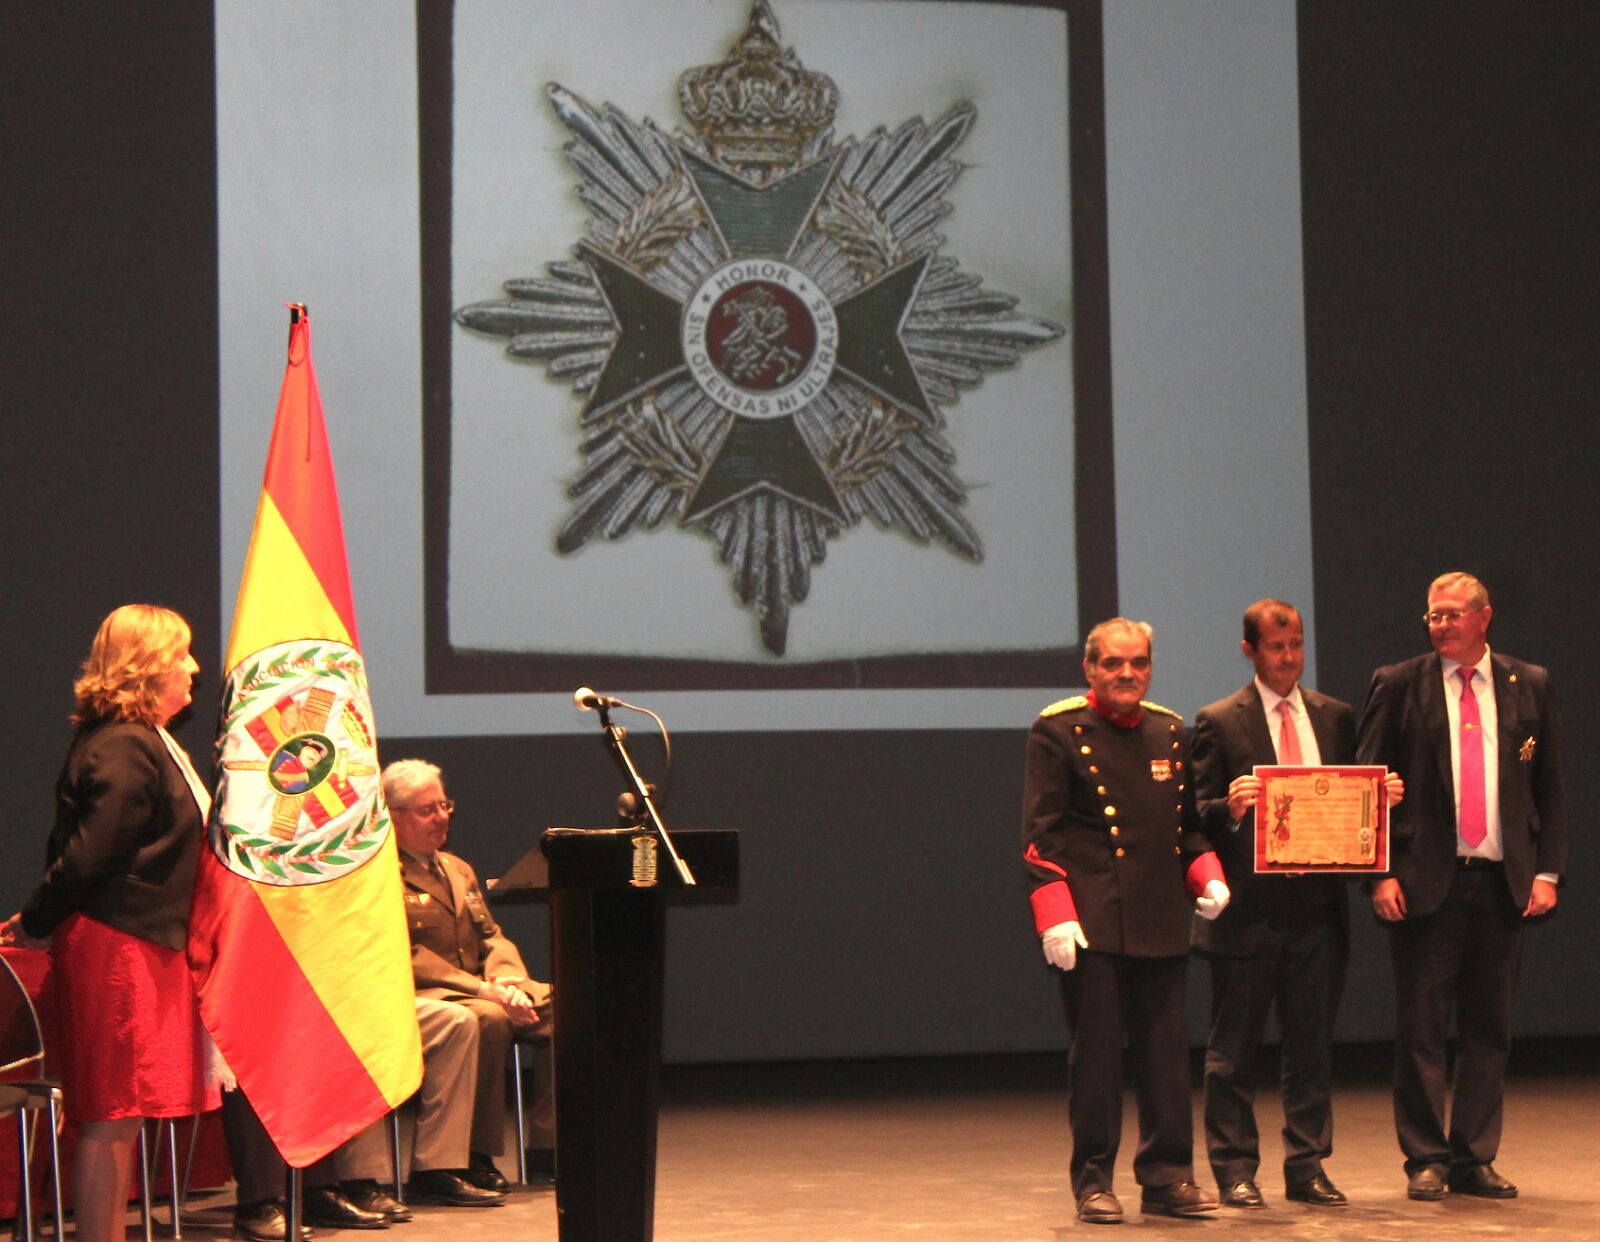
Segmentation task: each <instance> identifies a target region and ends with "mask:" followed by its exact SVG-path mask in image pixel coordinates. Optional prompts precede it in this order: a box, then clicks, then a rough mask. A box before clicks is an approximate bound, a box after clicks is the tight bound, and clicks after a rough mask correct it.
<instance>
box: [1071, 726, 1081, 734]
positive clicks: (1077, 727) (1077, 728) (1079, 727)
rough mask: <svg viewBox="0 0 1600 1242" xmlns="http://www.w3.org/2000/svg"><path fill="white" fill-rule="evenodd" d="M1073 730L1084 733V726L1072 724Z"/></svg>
mask: <svg viewBox="0 0 1600 1242" xmlns="http://www.w3.org/2000/svg"><path fill="white" fill-rule="evenodd" d="M1072 731H1073V732H1074V733H1082V732H1083V726H1082V725H1073V726H1072Z"/></svg>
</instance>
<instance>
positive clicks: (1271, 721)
mask: <svg viewBox="0 0 1600 1242" xmlns="http://www.w3.org/2000/svg"><path fill="white" fill-rule="evenodd" d="M1255 683H1256V693H1257V694H1259V695H1260V696H1261V706H1262V707H1263V708H1265V709H1266V713H1267V733H1268V734H1269V735H1271V737H1272V749H1273V753H1275V754H1278V762H1279V763H1282V762H1283V756H1282V754H1281V753H1279V746H1280V742H1279V741H1278V737H1279V734H1280V732H1281V731H1282V729H1283V717H1282V716H1281V715H1280V714H1279V712H1278V704H1279V703H1287V704H1288V705H1289V712H1290V716H1291V718H1292V719H1293V720H1294V735H1295V737H1296V738H1297V739H1298V740H1299V742H1300V762H1301V764H1303V765H1304V766H1306V767H1312V768H1314V767H1319V766H1320V765H1321V763H1322V751H1321V750H1320V749H1319V748H1318V746H1317V735H1316V733H1315V732H1314V731H1313V730H1312V728H1311V717H1310V716H1309V715H1308V714H1307V712H1306V702H1305V699H1304V698H1303V697H1301V694H1300V683H1299V682H1295V684H1294V688H1293V689H1292V690H1290V691H1289V693H1288V694H1287V695H1282V694H1279V693H1278V692H1277V691H1276V690H1274V689H1272V688H1271V687H1270V686H1268V685H1267V684H1266V682H1264V681H1262V680H1261V678H1259V677H1257V678H1256V679H1255Z"/></svg>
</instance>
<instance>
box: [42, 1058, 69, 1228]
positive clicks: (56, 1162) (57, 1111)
mask: <svg viewBox="0 0 1600 1242" xmlns="http://www.w3.org/2000/svg"><path fill="white" fill-rule="evenodd" d="M46 1109H47V1111H48V1112H49V1115H50V1194H51V1196H52V1199H53V1202H54V1204H55V1209H56V1237H57V1238H60V1237H62V1236H63V1235H64V1234H65V1233H66V1220H67V1218H66V1216H65V1215H64V1214H63V1213H62V1211H61V1097H60V1094H59V1092H58V1091H57V1089H56V1088H53V1087H52V1088H51V1090H50V1095H49V1097H48V1100H47V1101H46Z"/></svg>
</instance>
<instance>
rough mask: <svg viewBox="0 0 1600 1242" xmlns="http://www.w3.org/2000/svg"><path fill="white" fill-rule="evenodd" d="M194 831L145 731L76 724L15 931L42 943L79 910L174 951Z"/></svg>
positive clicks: (178, 789)
mask: <svg viewBox="0 0 1600 1242" xmlns="http://www.w3.org/2000/svg"><path fill="white" fill-rule="evenodd" d="M203 830H204V823H203V822H202V820H201V817H200V808H199V806H198V805H197V804H196V803H195V800H194V793H193V791H192V790H190V788H189V782H188V781H187V780H185V779H184V775H183V772H182V771H181V770H180V769H179V767H178V765H177V763H176V762H174V761H173V758H172V756H171V755H170V754H168V753H167V748H166V745H165V743H163V742H162V740H161V736H160V734H158V733H157V732H156V730H155V729H154V728H153V727H151V726H150V725H146V724H136V723H129V722H122V721H98V722H96V723H94V724H90V725H85V726H84V727H82V728H81V729H79V730H78V733H77V735H76V736H75V737H74V738H73V739H72V746H71V748H70V749H68V751H67V760H66V763H65V764H64V765H63V766H62V769H61V776H60V778H59V779H58V780H57V781H56V819H55V826H54V827H53V828H52V829H51V830H50V843H49V847H48V850H47V866H46V868H45V873H44V878H43V879H42V880H41V881H40V882H39V886H38V887H37V888H36V889H34V890H33V895H32V896H30V897H29V898H28V900H27V902H26V903H25V904H24V905H23V907H22V926H23V927H24V929H26V931H27V932H28V934H29V935H31V936H39V937H43V936H48V935H49V934H50V933H51V932H53V931H54V930H55V929H56V927H57V925H58V924H60V923H61V922H62V921H63V920H64V919H66V918H67V916H68V915H71V914H74V913H76V912H78V911H82V912H83V913H85V914H87V915H89V916H90V917H91V918H94V919H98V920H99V921H100V922H102V923H106V924H108V925H109V926H111V927H115V928H117V929H119V930H121V931H125V932H128V933H129V934H130V935H134V936H138V937H139V938H140V939H142V940H149V941H151V942H152V943H154V944H159V945H164V946H166V947H167V948H169V949H181V948H183V947H184V942H185V941H186V939H187V938H188V932H189V903H190V900H191V898H192V897H193V894H194V873H195V862H196V859H197V858H198V856H199V850H200V840H201V836H202V833H203Z"/></svg>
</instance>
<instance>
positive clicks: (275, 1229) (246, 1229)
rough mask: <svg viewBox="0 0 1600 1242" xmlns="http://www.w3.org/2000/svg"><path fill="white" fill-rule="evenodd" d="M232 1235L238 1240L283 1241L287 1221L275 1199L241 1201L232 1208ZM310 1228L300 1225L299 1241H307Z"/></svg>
mask: <svg viewBox="0 0 1600 1242" xmlns="http://www.w3.org/2000/svg"><path fill="white" fill-rule="evenodd" d="M233 1236H234V1237H236V1238H238V1239H240V1242H284V1239H285V1238H287V1237H288V1236H289V1221H288V1218H287V1217H286V1216H285V1215H284V1211H283V1204H282V1203H280V1202H279V1201H278V1200H277V1199H262V1200H260V1201H259V1202H256V1203H241V1204H239V1205H238V1206H237V1207H235V1208H234V1209H233ZM310 1237H311V1230H309V1229H307V1228H306V1227H305V1226H304V1225H301V1226H300V1242H308V1240H309V1239H310Z"/></svg>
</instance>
